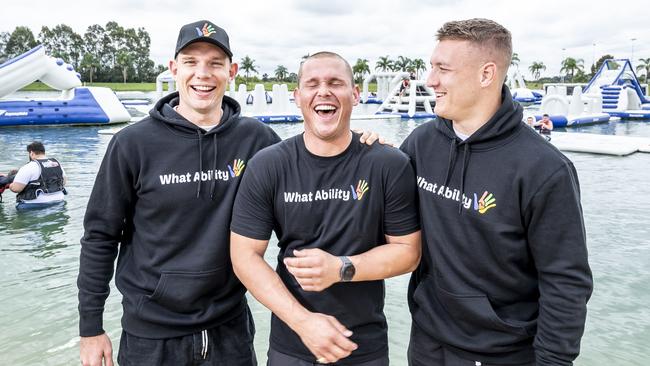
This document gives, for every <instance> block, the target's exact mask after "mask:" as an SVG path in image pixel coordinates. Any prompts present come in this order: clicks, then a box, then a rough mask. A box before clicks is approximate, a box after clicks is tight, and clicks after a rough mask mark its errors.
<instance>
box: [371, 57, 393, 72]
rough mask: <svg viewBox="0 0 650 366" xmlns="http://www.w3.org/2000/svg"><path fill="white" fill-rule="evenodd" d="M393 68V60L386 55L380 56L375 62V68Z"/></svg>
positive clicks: (384, 69) (381, 69)
mask: <svg viewBox="0 0 650 366" xmlns="http://www.w3.org/2000/svg"><path fill="white" fill-rule="evenodd" d="M392 69H393V61H391V60H390V59H389V58H388V56H381V57H379V60H378V61H377V63H376V64H375V70H380V71H389V70H392Z"/></svg>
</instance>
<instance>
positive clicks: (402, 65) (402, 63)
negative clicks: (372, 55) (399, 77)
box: [393, 56, 411, 71]
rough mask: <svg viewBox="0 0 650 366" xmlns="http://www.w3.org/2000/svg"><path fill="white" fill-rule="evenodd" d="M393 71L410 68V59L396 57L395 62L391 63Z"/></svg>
mask: <svg viewBox="0 0 650 366" xmlns="http://www.w3.org/2000/svg"><path fill="white" fill-rule="evenodd" d="M393 66H394V68H393V71H406V70H408V68H409V66H411V59H410V58H408V57H404V56H397V60H395V62H393Z"/></svg>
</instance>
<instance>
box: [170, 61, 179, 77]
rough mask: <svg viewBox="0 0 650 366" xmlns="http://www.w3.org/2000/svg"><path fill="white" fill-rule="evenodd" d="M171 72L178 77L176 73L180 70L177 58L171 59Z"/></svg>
mask: <svg viewBox="0 0 650 366" xmlns="http://www.w3.org/2000/svg"><path fill="white" fill-rule="evenodd" d="M169 72H171V73H172V76H173V77H174V78H176V73H177V72H178V65H177V64H176V60H175V59H172V60H169Z"/></svg>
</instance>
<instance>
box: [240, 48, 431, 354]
mask: <svg viewBox="0 0 650 366" xmlns="http://www.w3.org/2000/svg"><path fill="white" fill-rule="evenodd" d="M294 97H295V100H296V104H297V105H298V106H299V107H300V109H301V111H302V113H303V116H304V128H305V131H304V133H303V134H300V135H297V136H294V137H293V138H290V139H288V140H285V141H283V142H282V143H280V144H277V145H274V146H272V147H270V148H267V149H265V150H263V151H261V152H259V153H258V154H257V155H256V156H255V157H254V158H253V159H252V160H251V161H250V163H249V166H248V169H247V173H246V175H245V176H244V178H243V180H242V183H241V187H240V189H239V192H238V193H237V198H236V200H235V206H234V209H233V219H232V224H231V230H232V236H231V257H232V263H233V267H234V270H235V273H236V274H237V276H238V277H239V279H240V280H241V281H242V283H243V284H244V285H245V286H246V287H247V288H248V290H249V291H250V292H251V294H252V295H253V296H255V297H256V298H257V299H258V300H259V301H260V302H261V303H262V304H264V305H265V306H266V307H268V308H269V309H270V310H271V311H272V312H273V315H272V320H271V335H270V346H269V350H268V360H269V361H268V365H269V366H292V365H294V366H307V365H314V364H315V363H316V364H324V363H336V364H337V365H358V366H384V365H388V340H387V325H386V319H385V316H384V313H383V305H384V283H383V279H385V278H388V277H392V276H396V275H399V274H403V273H407V272H410V271H412V270H413V269H414V268H415V267H416V266H417V264H418V262H419V258H420V250H421V249H420V231H419V221H418V215H417V206H416V201H415V194H416V192H415V191H416V190H415V177H414V175H413V170H412V168H411V166H410V163H409V161H408V157H407V156H406V155H404V154H403V153H401V152H400V151H399V150H397V149H395V148H392V147H388V146H382V145H378V144H375V145H372V146H365V145H363V144H361V143H360V142H358V140H357V139H358V137H359V136H358V135H357V134H356V133H353V132H351V131H350V114H351V112H352V108H353V106H354V105H356V104H357V103H358V102H359V90H358V87H356V86H355V85H354V81H353V77H352V70H351V68H350V65H349V64H348V63H347V61H345V60H344V59H343V58H342V57H341V56H340V55H338V54H335V53H331V52H319V53H316V54H313V55H311V56H309V58H307V59H306V60H305V61H304V63H303V64H302V65H301V66H300V70H299V72H298V86H297V88H296V90H295V91H294ZM272 231H275V233H276V235H277V237H278V240H279V244H278V245H279V247H280V254H279V256H278V266H277V272H275V271H273V269H272V268H271V267H270V266H269V264H267V263H266V262H265V261H264V253H265V251H266V248H267V246H268V242H269V238H270V235H271V232H272Z"/></svg>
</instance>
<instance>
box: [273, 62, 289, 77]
mask: <svg viewBox="0 0 650 366" xmlns="http://www.w3.org/2000/svg"><path fill="white" fill-rule="evenodd" d="M288 74H289V70H287V68H286V67H284V66H282V65H278V67H277V68H276V69H275V77H276V78H277V79H278V81H284V79H285V78H286V77H287V75H288Z"/></svg>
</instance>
